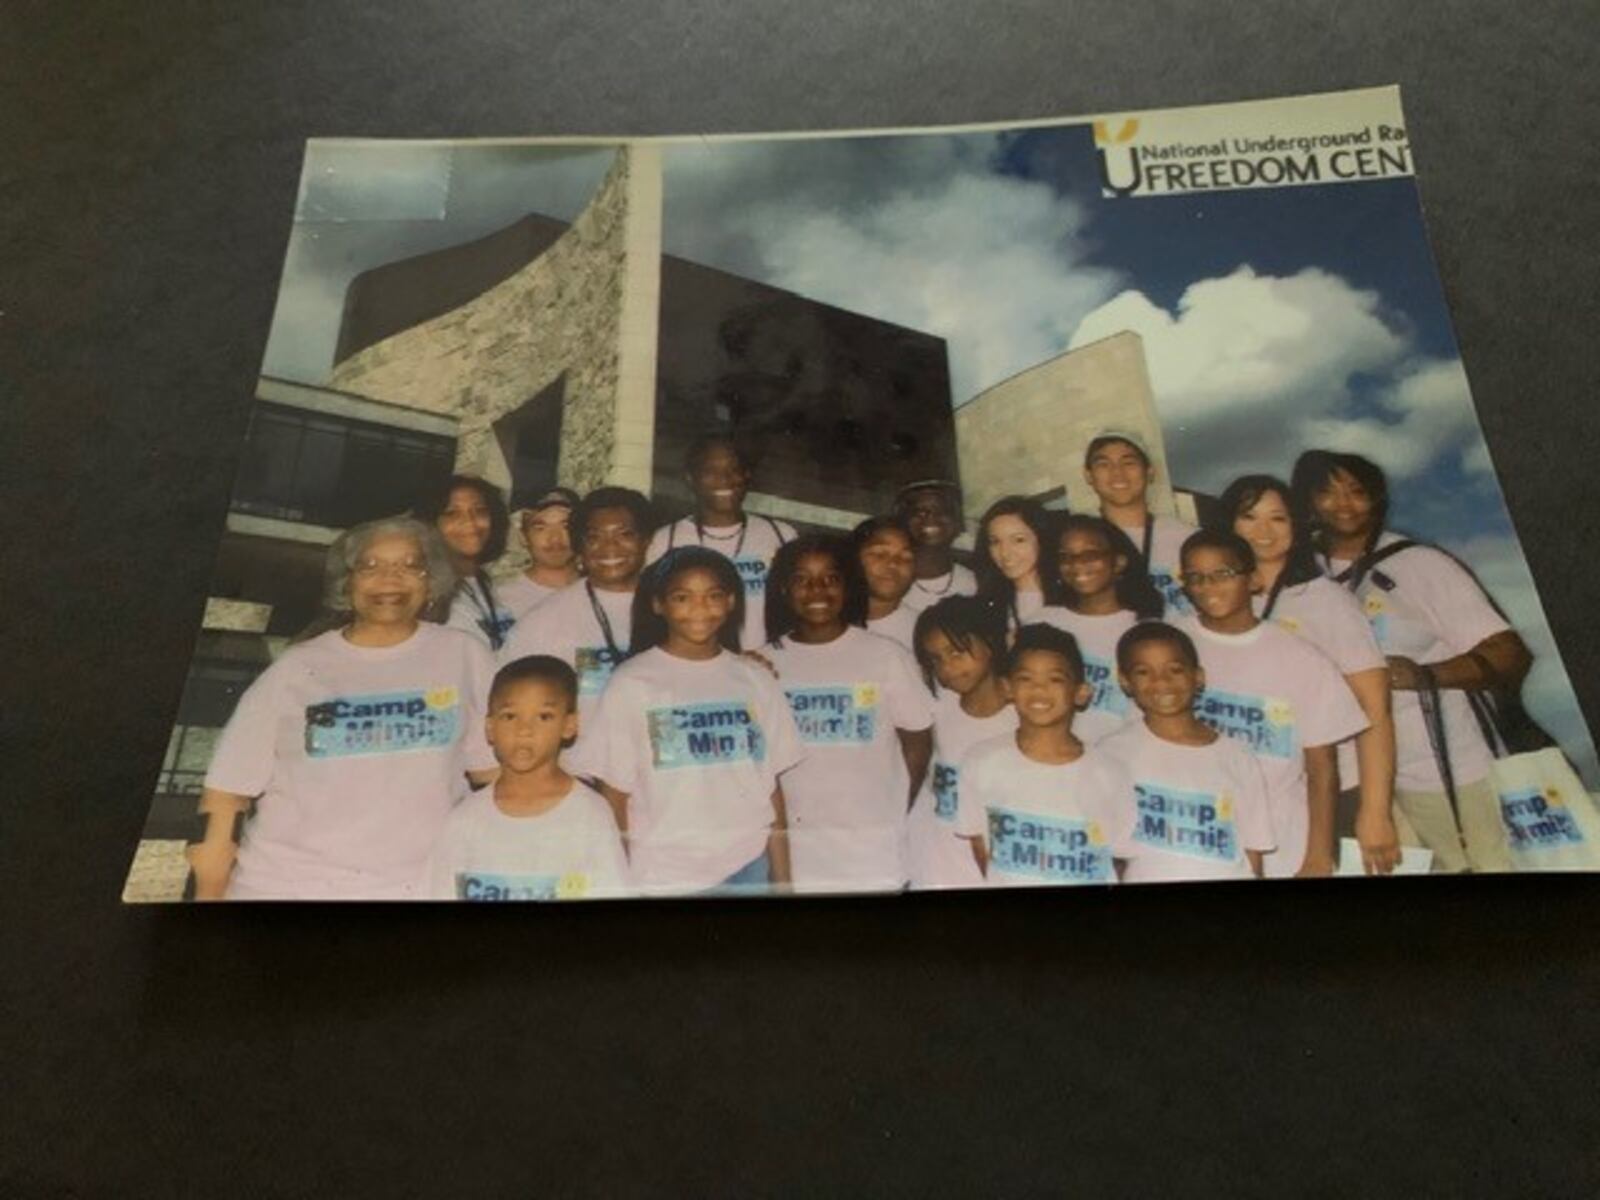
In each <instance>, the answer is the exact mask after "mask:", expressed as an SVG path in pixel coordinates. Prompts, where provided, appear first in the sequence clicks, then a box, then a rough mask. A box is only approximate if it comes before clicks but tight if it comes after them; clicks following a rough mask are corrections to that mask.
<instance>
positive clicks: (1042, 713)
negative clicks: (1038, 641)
mask: <svg viewBox="0 0 1600 1200" xmlns="http://www.w3.org/2000/svg"><path fill="white" fill-rule="evenodd" d="M1005 692H1006V697H1007V699H1009V700H1010V701H1011V703H1012V704H1013V705H1014V706H1015V707H1016V710H1017V720H1018V721H1019V722H1021V723H1022V724H1023V725H1029V726H1033V727H1034V728H1045V727H1048V726H1053V725H1062V724H1066V723H1069V722H1070V721H1071V719H1072V714H1073V712H1074V711H1076V710H1077V709H1078V708H1079V707H1080V706H1082V705H1085V704H1087V703H1088V702H1089V694H1090V693H1089V686H1088V684H1086V683H1084V682H1083V681H1082V680H1081V679H1078V678H1077V677H1075V676H1074V675H1073V673H1072V667H1071V664H1070V663H1068V662H1067V660H1066V659H1065V658H1063V657H1062V656H1061V655H1059V654H1057V653H1055V652H1054V651H1052V650H1024V651H1023V652H1022V653H1021V654H1018V655H1016V657H1015V659H1014V660H1013V661H1012V664H1011V669H1010V670H1009V671H1008V672H1007V673H1006V677H1005Z"/></svg>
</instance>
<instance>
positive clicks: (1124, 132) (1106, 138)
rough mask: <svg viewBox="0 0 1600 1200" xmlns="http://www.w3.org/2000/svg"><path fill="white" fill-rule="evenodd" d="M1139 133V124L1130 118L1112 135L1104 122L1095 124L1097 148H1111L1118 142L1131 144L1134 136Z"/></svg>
mask: <svg viewBox="0 0 1600 1200" xmlns="http://www.w3.org/2000/svg"><path fill="white" fill-rule="evenodd" d="M1138 132H1139V122H1138V120H1137V119H1135V118H1133V117H1130V118H1128V119H1127V120H1126V121H1124V122H1123V123H1122V128H1120V129H1118V130H1117V131H1116V133H1112V132H1111V130H1110V129H1109V128H1107V126H1106V123H1105V122H1104V121H1096V122H1095V123H1094V144H1095V145H1096V146H1111V145H1114V144H1116V143H1118V142H1130V141H1132V140H1133V135H1134V134H1136V133H1138Z"/></svg>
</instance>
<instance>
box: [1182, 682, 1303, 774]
mask: <svg viewBox="0 0 1600 1200" xmlns="http://www.w3.org/2000/svg"><path fill="white" fill-rule="evenodd" d="M1194 712H1195V716H1197V717H1199V718H1200V719H1201V720H1202V721H1204V722H1205V723H1206V724H1207V725H1209V726H1211V728H1213V729H1215V730H1216V731H1217V732H1218V733H1224V734H1227V735H1228V736H1229V737H1231V738H1233V739H1235V740H1236V741H1240V742H1243V743H1245V744H1246V745H1247V746H1249V747H1250V749H1252V750H1254V751H1255V752H1256V753H1257V754H1261V755H1265V756H1266V757H1267V758H1293V757H1294V755H1295V752H1296V742H1297V741H1298V739H1297V737H1296V736H1295V728H1294V705H1292V704H1290V703H1289V702H1288V701H1287V700H1279V699H1275V698H1274V697H1272V696H1238V695H1235V694H1234V693H1232V692H1219V691H1212V690H1211V688H1209V687H1208V688H1206V690H1205V691H1203V692H1201V693H1200V695H1198V696H1196V697H1195V705H1194Z"/></svg>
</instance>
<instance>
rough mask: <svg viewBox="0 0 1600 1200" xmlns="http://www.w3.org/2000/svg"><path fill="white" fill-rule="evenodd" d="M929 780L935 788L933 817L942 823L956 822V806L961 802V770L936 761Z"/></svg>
mask: <svg viewBox="0 0 1600 1200" xmlns="http://www.w3.org/2000/svg"><path fill="white" fill-rule="evenodd" d="M929 779H930V786H931V787H932V788H933V815H934V816H936V817H938V818H939V819H940V820H941V821H954V820H955V819H956V804H957V803H958V801H959V800H960V796H959V794H958V791H957V789H958V788H959V786H960V781H961V769H960V768H959V767H953V766H951V765H950V764H949V763H947V762H940V761H939V760H938V759H934V761H933V767H932V769H931V771H930V773H929Z"/></svg>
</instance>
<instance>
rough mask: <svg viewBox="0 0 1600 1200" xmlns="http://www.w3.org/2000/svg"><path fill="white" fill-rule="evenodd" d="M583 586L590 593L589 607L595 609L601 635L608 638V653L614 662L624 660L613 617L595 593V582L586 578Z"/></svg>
mask: <svg viewBox="0 0 1600 1200" xmlns="http://www.w3.org/2000/svg"><path fill="white" fill-rule="evenodd" d="M583 588H584V591H586V592H588V593H589V607H590V608H592V609H593V610H594V619H595V621H596V622H598V623H599V625H600V636H601V637H603V638H605V640H606V653H607V654H609V655H611V661H612V662H613V663H619V662H621V661H622V651H621V650H620V649H618V647H617V639H616V636H615V635H614V634H613V633H612V632H611V618H610V617H608V616H607V615H606V610H605V607H604V606H603V605H602V604H601V603H600V598H599V597H598V596H596V595H595V594H594V584H592V583H590V582H589V581H588V580H587V579H585V580H584V581H583Z"/></svg>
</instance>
